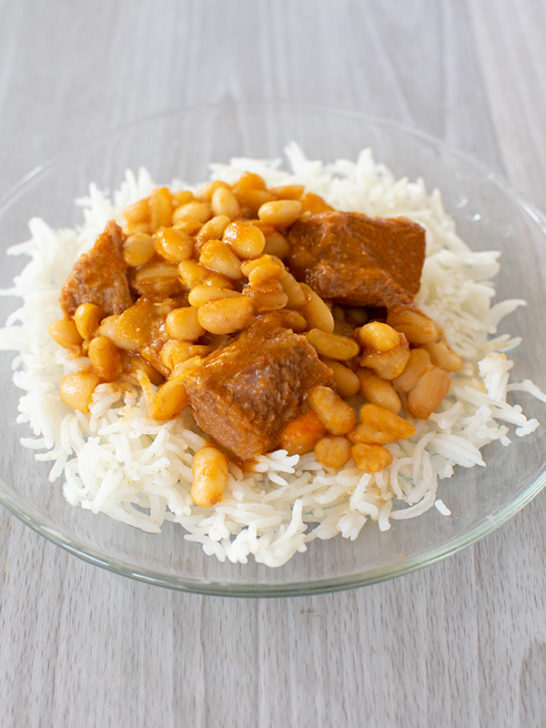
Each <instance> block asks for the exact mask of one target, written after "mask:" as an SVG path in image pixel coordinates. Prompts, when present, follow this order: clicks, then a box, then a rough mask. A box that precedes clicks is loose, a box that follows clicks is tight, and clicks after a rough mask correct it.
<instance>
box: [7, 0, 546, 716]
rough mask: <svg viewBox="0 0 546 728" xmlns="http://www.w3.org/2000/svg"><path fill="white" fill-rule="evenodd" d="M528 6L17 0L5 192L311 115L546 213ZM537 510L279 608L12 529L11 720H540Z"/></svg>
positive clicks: (538, 38)
mask: <svg viewBox="0 0 546 728" xmlns="http://www.w3.org/2000/svg"><path fill="white" fill-rule="evenodd" d="M545 15H546V7H545V5H544V3H542V2H539V1H538V0H537V1H536V2H535V1H534V0H528V1H523V2H519V3H512V4H511V5H510V9H509V10H508V7H507V5H506V4H505V3H492V2H487V1H486V0H472V2H470V0H466V1H464V2H463V1H461V2H458V3H451V2H448V1H447V0H446V1H445V2H432V3H431V2H425V0H408V1H406V2H403V1H402V0H393V1H392V2H390V3H380V2H372V1H369V2H356V1H354V2H352V1H345V0H343V1H340V2H337V3H332V2H327V1H326V0H317V1H316V2H315V1H311V0H301V1H300V2H299V3H291V2H288V1H287V0H277V1H276V2H274V3H273V2H268V1H267V0H258V1H257V2H254V3H250V2H244V0H239V1H238V0H224V1H223V2H222V1H220V0H218V1H217V0H205V1H204V2H198V0H193V1H192V2H176V1H175V0H173V1H172V2H169V1H166V0H165V1H161V2H151V1H150V0H144V1H143V2H140V3H135V2H130V1H129V0H117V2H115V3H111V2H107V1H106V0H96V1H95V2H93V3H85V4H84V3H70V2H67V1H63V0H52V2H49V3H43V2H39V0H22V2H18V3H13V2H8V1H7V0H0V19H1V22H0V105H1V108H2V115H1V117H0V128H1V131H2V136H1V139H2V144H1V145H0V169H1V170H2V174H1V175H0V195H2V194H4V193H5V192H6V191H7V190H8V189H9V188H10V187H11V186H12V185H13V184H14V183H15V182H16V180H17V179H18V178H19V177H21V176H22V175H23V174H24V173H26V172H27V171H28V170H29V169H31V168H32V167H34V166H35V165H36V164H37V163H39V162H41V161H43V160H44V159H46V158H48V157H51V156H53V155H55V154H57V153H59V152H61V151H62V150H63V148H64V147H65V146H66V145H67V144H70V143H74V142H77V141H78V140H81V139H82V138H86V137H88V136H90V135H92V134H94V133H96V132H98V131H100V130H103V129H108V128H111V127H114V126H116V125H118V124H120V123H122V122H124V121H127V120H130V119H133V118H136V117H140V116H144V115H146V114H149V113H153V112H156V111H161V110H164V109H168V108H173V107H175V106H181V105H189V104H197V103H202V102H217V101H221V100H226V99H233V100H247V101H253V100H274V99H281V100H286V101H302V102H309V103H322V104H327V105H333V106H342V107H347V108H354V109H359V110H363V111H366V112H368V113H371V114H374V115H378V116H386V117H389V118H393V119H398V120H400V121H402V122H405V123H407V124H409V125H412V126H415V127H417V128H420V129H422V130H424V131H427V132H429V133H432V134H434V135H437V136H440V137H442V138H444V139H446V140H447V141H448V142H450V143H452V144H454V145H456V146H458V147H460V148H461V149H463V150H465V151H467V152H469V153H471V154H474V155H475V156H477V157H478V158H479V159H481V160H482V161H484V162H485V163H487V164H488V165H490V166H491V167H492V168H493V169H494V170H495V171H497V172H500V173H501V174H504V175H505V176H506V177H507V178H508V179H509V181H510V182H511V183H512V184H513V185H514V186H515V187H516V188H518V189H519V190H520V191H521V192H522V193H523V194H524V195H525V196H526V197H528V198H529V199H530V201H531V202H534V203H535V204H537V205H538V206H541V207H544V206H545V202H546V200H545V197H544V170H545V167H546V164H545V162H546V157H545V155H546V151H545V146H544V129H545V127H546V97H545V94H544V80H543V79H544V71H545V66H546V50H545V47H544V43H543V33H544V26H545V22H544V21H545V19H546V18H545ZM544 503H545V499H544V496H543V495H542V496H541V497H539V498H537V499H536V500H535V501H534V502H533V503H531V504H530V505H529V506H528V507H527V508H525V510H524V511H523V512H522V513H520V514H518V515H517V516H516V517H515V518H514V519H512V520H511V521H510V522H509V523H508V524H506V525H505V526H504V527H503V528H501V529H500V530H499V531H497V532H495V533H493V534H491V535H490V536H488V537H487V538H485V539H484V540H483V541H481V542H479V543H478V544H476V545H475V546H473V547H470V548H467V549H466V550H465V551H463V552H461V553H459V554H457V555H455V556H453V557H451V558H449V559H448V560H445V561H443V562H441V563H439V564H437V565H435V566H434V567H431V568H428V569H426V570H423V571H420V572H417V573H415V574H413V575H409V576H406V577H403V578H401V579H398V580H395V581H391V582H388V583H384V584H378V585H375V586H372V587H368V588H366V589H360V590H356V591H350V592H346V593H340V594H333V595H326V596H321V597H309V598H298V599H279V600H269V601H254V600H239V599H233V600H230V599H221V598H205V597H199V596H192V595H184V594H179V593H174V592H169V591H166V590H160V589H156V588H153V587H150V586H146V585H144V584H139V583H136V582H132V581H130V580H128V579H123V578H121V577H118V576H115V575H112V574H110V573H107V572H104V571H101V570H99V569H97V568H94V567H91V566H89V565H87V564H85V563H83V562H81V561H79V560H77V559H76V558H74V557H72V556H70V555H68V554H67V553H65V552H64V551H62V550H60V549H58V548H56V547H54V546H52V545H51V544H49V543H47V542H45V541H44V540H43V539H42V538H41V537H39V536H37V535H36V534H34V533H33V532H31V531H30V530H29V529H27V528H25V527H24V526H23V525H22V524H21V523H19V522H18V521H17V520H16V519H14V518H12V517H11V516H8V514H7V513H6V512H4V511H2V512H0V715H1V716H2V718H1V719H0V724H1V725H2V726H3V727H6V728H12V727H13V728H19V727H20V726H101V727H102V726H116V727H118V726H122V727H123V726H147V727H149V726H152V727H153V726H161V727H163V726H165V727H170V726H173V727H174V726H190V725H191V726H196V728H200V727H206V728H209V727H214V726H238V727H239V726H256V725H259V726H264V727H267V726H272V727H273V726H296V725H300V726H333V725H336V726H338V725H342V726H386V727H390V726H396V727H399V726H400V727H406V726H407V727H408V728H410V727H413V726H431V727H435V726H442V728H445V727H447V726H465V727H466V726H469V727H471V728H474V727H476V728H477V727H478V726H479V727H489V726H510V727H511V728H512V727H514V726H521V727H522V728H524V727H525V728H528V727H531V728H532V727H535V726H537V727H538V726H541V725H544V724H545V722H546V716H545V710H546V708H545V701H544V677H545V674H546V642H545V627H546V625H545V619H544V552H545V546H546V544H545V537H544Z"/></svg>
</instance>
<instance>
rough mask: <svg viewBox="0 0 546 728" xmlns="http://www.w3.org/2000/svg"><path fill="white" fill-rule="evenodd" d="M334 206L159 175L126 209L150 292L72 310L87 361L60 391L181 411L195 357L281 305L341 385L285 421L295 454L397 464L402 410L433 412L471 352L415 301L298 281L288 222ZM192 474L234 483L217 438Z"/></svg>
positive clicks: (208, 492)
mask: <svg viewBox="0 0 546 728" xmlns="http://www.w3.org/2000/svg"><path fill="white" fill-rule="evenodd" d="M330 209H332V208H331V207H330V206H329V205H328V204H327V203H326V202H325V201H324V200H323V199H322V198H320V197H318V196H317V195H315V194H313V193H309V192H306V191H305V190H304V188H303V186H301V185H288V186H285V187H277V188H267V186H266V184H265V181H264V180H263V179H262V178H261V177H260V176H258V175H256V174H251V173H245V174H243V176H242V177H241V178H240V179H239V180H238V181H237V182H236V183H234V184H233V185H228V184H227V183H225V182H221V181H214V182H210V183H208V184H207V185H205V186H204V187H203V188H202V189H201V190H200V191H199V192H197V193H193V192H191V191H189V190H182V191H171V190H169V189H168V188H167V187H160V188H157V189H155V190H154V191H153V192H152V193H151V195H150V196H149V197H148V198H145V199H142V200H139V201H138V202H136V203H134V204H132V205H130V206H129V207H127V208H126V210H125V211H124V218H125V225H124V230H123V233H124V239H123V257H124V260H125V262H126V264H127V266H128V268H129V271H130V281H131V285H132V287H133V289H134V290H135V291H136V292H137V293H138V294H139V295H140V296H142V298H139V299H138V300H137V302H136V303H135V304H134V305H133V306H131V307H130V308H128V309H127V310H126V311H125V312H123V313H122V314H119V315H116V316H107V317H104V316H103V314H102V312H101V310H100V308H99V307H98V306H96V305H94V304H92V303H84V304H81V305H80V306H78V308H77V309H76V311H75V313H74V316H73V317H71V318H65V319H61V320H59V321H55V322H53V323H52V324H51V326H50V329H49V330H50V333H51V335H52V337H53V338H54V339H55V340H56V341H57V342H58V343H59V344H61V345H62V346H64V347H65V348H66V349H68V350H70V351H72V352H74V353H75V354H84V355H86V356H87V357H88V359H89V362H90V366H89V368H87V369H84V370H82V371H79V372H76V373H74V374H69V375H67V376H66V377H64V378H63V380H62V381H61V383H60V396H61V399H62V400H63V402H65V403H66V404H68V405H69V406H71V407H74V408H75V409H78V410H81V411H82V412H88V411H89V405H90V402H91V398H92V395H93V392H94V389H95V387H96V386H97V385H98V384H99V383H102V382H118V381H119V382H122V383H123V382H124V381H129V382H131V383H133V384H134V383H135V382H138V383H139V384H140V385H141V386H142V387H143V389H144V391H145V392H146V394H147V397H148V401H149V406H150V414H151V416H152V417H154V418H155V419H158V420H167V419H170V418H173V417H176V416H177V415H178V414H179V413H180V412H181V411H182V410H183V409H184V408H185V407H186V405H187V398H186V393H185V388H184V371H185V369H186V367H187V366H188V363H189V364H191V363H192V362H195V360H196V358H200V357H204V356H206V355H207V354H209V353H210V352H211V351H213V350H214V348H217V347H218V346H221V345H223V343H225V341H226V336H227V335H231V334H236V333H237V332H240V331H242V330H243V329H245V328H247V327H248V326H250V325H251V324H252V323H253V322H254V321H255V320H256V317H257V316H259V315H260V314H264V313H268V312H272V311H277V312H280V315H281V316H282V321H283V322H284V324H285V325H286V326H287V327H289V328H291V329H292V330H294V331H295V332H297V333H301V334H303V335H305V336H306V337H307V340H308V341H309V343H310V344H311V345H312V346H313V347H314V348H315V350H316V352H317V354H318V356H319V357H320V358H321V359H322V360H323V361H324V362H325V363H326V364H327V365H328V366H329V367H330V368H331V369H332V372H333V379H332V386H331V387H330V386H319V387H315V388H313V389H312V390H311V391H310V392H309V393H308V396H307V404H308V409H307V411H306V412H304V413H303V414H301V415H300V416H298V417H297V418H296V419H294V420H293V421H292V422H290V423H289V424H288V425H287V426H286V427H285V428H284V430H283V432H282V433H281V438H280V444H281V446H282V447H284V448H286V450H287V451H288V452H289V453H291V454H293V453H299V454H303V453H306V452H309V451H311V450H314V452H315V456H316V458H317V460H318V461H319V462H320V463H322V464H323V465H324V466H326V467H329V468H341V467H343V466H344V465H346V464H347V463H348V462H349V460H350V458H351V457H352V458H353V460H354V463H355V465H356V466H357V467H358V468H360V469H362V470H363V471H366V472H377V471H379V470H382V469H383V468H385V467H387V466H388V465H389V464H390V463H391V461H392V456H391V454H390V452H389V451H388V450H387V449H386V448H385V445H388V444H389V443H392V442H394V441H395V440H399V439H404V438H408V437H411V436H412V435H413V434H414V432H415V428H414V426H413V424H412V423H411V422H409V421H408V420H406V419H404V418H403V417H401V416H400V414H399V413H400V412H401V411H402V410H405V411H406V412H407V413H408V414H410V415H412V416H413V417H417V418H427V417H429V415H430V414H431V413H432V412H433V411H434V410H435V409H436V408H437V407H438V405H439V404H440V402H441V401H442V399H443V398H444V397H445V395H446V393H447V391H448V389H449V383H450V380H449V377H448V372H453V371H456V370H457V369H458V368H459V367H460V366H461V364H462V361H461V359H460V357H459V356H458V355H457V354H455V353H454V352H453V351H452V350H451V349H450V348H449V346H448V345H447V343H446V341H445V339H444V336H443V334H442V331H441V330H440V328H439V327H438V326H437V325H436V324H435V323H434V321H432V320H431V319H430V318H428V317H427V316H425V314H423V313H422V312H420V311H419V310H417V309H416V308H415V307H413V306H404V307H398V308H394V309H391V310H390V311H389V312H388V314H387V315H386V318H385V317H384V318H383V319H381V320H368V312H367V311H366V309H365V308H359V307H349V306H339V305H331V304H330V303H328V302H326V301H324V300H322V299H321V298H320V297H319V296H318V295H317V294H316V293H315V291H313V290H312V289H311V288H309V286H307V285H306V284H305V283H299V282H298V281H296V279H295V278H294V277H293V276H292V274H291V273H290V272H289V270H287V268H286V266H285V264H284V260H285V259H286V258H287V256H288V254H289V252H290V248H289V243H288V240H287V237H286V233H287V230H288V228H289V227H290V225H292V224H293V223H294V222H296V220H298V219H300V218H302V217H303V218H304V217H306V216H309V215H311V214H313V213H316V212H322V211H325V210H330ZM173 301H175V302H176V305H174V306H173ZM143 322H144V324H145V325H144V329H146V326H147V330H148V338H147V339H142V330H143ZM139 336H140V337H141V338H140V339H139ZM141 339H142V340H141ZM151 384H155V385H157V386H158V389H157V390H155V389H154V388H153V387H151V386H150V385H151ZM355 395H360V396H361V397H362V398H363V399H364V404H362V405H361V406H360V409H359V411H358V416H357V415H356V414H355V407H354V406H353V405H354V404H355V401H356V402H359V401H360V402H362V400H353V399H351V403H349V402H347V399H348V398H353V397H354V396H355ZM193 474H194V477H193V487H192V491H191V494H192V498H193V499H194V501H195V503H197V504H198V505H202V506H210V505H212V504H213V503H215V502H217V501H218V500H219V499H220V498H221V495H222V492H223V488H224V486H225V483H226V481H227V459H226V457H225V455H224V454H223V453H222V452H221V451H220V450H219V449H218V448H217V447H216V446H215V445H214V444H213V443H210V444H207V445H206V446H205V447H204V448H203V449H201V450H200V451H198V452H197V453H196V455H195V460H194V468H193Z"/></svg>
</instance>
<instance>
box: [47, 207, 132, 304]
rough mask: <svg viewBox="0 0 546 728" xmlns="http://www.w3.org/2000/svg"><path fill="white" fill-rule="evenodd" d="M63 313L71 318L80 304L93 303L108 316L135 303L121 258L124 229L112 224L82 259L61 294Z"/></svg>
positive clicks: (110, 223)
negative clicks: (122, 231) (122, 230)
mask: <svg viewBox="0 0 546 728" xmlns="http://www.w3.org/2000/svg"><path fill="white" fill-rule="evenodd" d="M60 302H61V306H62V309H63V311H64V312H65V314H67V315H72V314H73V313H74V311H75V310H76V309H77V308H78V306H79V305H80V304H81V303H94V304H96V305H97V306H100V308H101V310H102V313H103V314H104V315H105V316H109V315H111V314H114V313H121V312H122V311H124V310H125V309H126V308H127V307H128V306H130V305H131V304H132V302H133V300H132V297H131V292H130V290H129V282H128V280H127V266H126V264H125V261H124V260H123V255H122V233H121V228H120V227H119V225H117V224H116V223H115V222H114V221H113V220H111V221H110V222H109V223H108V224H107V225H106V228H105V230H104V232H103V233H102V234H101V235H99V237H98V238H97V241H96V243H95V245H94V246H93V247H92V248H91V250H90V251H89V253H87V254H85V255H81V256H80V257H79V258H78V260H77V261H76V264H75V265H74V267H73V268H72V272H71V273H70V275H69V276H68V278H67V279H66V281H65V284H64V286H63V289H62V291H61V297H60Z"/></svg>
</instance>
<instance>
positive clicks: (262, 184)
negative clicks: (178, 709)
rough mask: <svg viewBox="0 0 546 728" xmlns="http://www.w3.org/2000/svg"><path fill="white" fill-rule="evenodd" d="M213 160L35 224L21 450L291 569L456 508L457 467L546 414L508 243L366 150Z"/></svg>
mask: <svg viewBox="0 0 546 728" xmlns="http://www.w3.org/2000/svg"><path fill="white" fill-rule="evenodd" d="M287 156H288V159H289V161H290V163H291V167H292V172H290V173H289V172H286V171H283V170H282V169H281V168H280V166H279V162H278V161H264V160H253V159H236V160H232V162H231V164H229V165H221V164H214V165H212V176H213V181H212V182H208V183H206V184H205V185H204V186H201V187H194V186H190V185H187V184H183V183H181V182H178V181H174V182H173V183H172V184H171V185H170V186H169V187H156V186H154V184H153V182H152V180H151V178H150V176H149V174H148V173H147V172H146V171H145V170H140V172H139V173H138V175H136V176H135V175H134V174H132V173H130V172H128V173H127V176H126V180H125V182H124V183H123V185H122V186H121V188H120V190H119V191H118V192H117V193H116V194H115V195H114V198H113V200H110V199H108V198H107V197H106V196H105V194H104V193H103V192H101V191H100V190H98V189H97V188H96V187H95V186H91V190H90V194H89V197H88V198H86V199H85V200H82V201H80V203H81V204H82V205H83V207H84V218H85V222H84V224H83V225H82V226H81V227H80V228H78V229H76V230H52V229H50V228H49V227H48V226H47V225H46V223H45V222H43V221H42V220H37V219H34V220H31V222H30V229H31V233H32V239H31V240H30V241H29V242H26V243H23V244H21V245H18V246H15V247H14V248H12V249H11V251H10V252H12V253H14V254H15V253H24V254H27V255H30V256H31V262H30V263H29V264H28V265H27V266H26V268H25V269H24V270H23V271H22V273H21V274H20V275H19V276H18V278H17V279H16V280H15V288H16V292H17V293H18V295H20V296H21V297H22V298H23V305H22V307H21V308H20V309H19V310H18V311H16V312H15V313H14V314H12V315H11V317H10V319H9V321H8V322H7V323H8V325H7V326H6V327H5V328H4V329H3V330H2V332H1V335H0V345H1V346H2V348H4V349H6V348H12V349H16V350H18V351H19V355H18V358H17V360H16V366H15V370H14V381H15V384H16V385H17V386H19V387H21V388H22V389H23V390H25V394H24V395H23V396H22V397H21V399H20V403H19V411H20V415H19V418H18V420H19V422H28V423H29V424H30V427H31V429H32V432H33V435H34V436H33V437H32V438H24V439H23V440H22V442H23V444H24V445H25V446H27V447H31V448H34V449H35V450H38V451H40V452H38V453H37V458H39V459H42V460H49V461H52V462H53V467H52V470H51V474H50V479H51V480H56V479H57V478H59V477H61V476H64V494H65V497H66V498H67V500H68V501H69V502H70V503H71V504H73V505H81V506H83V507H84V508H87V509H89V510H91V511H92V512H94V513H99V512H103V513H106V514H107V515H109V516H111V517H112V518H115V519H117V520H120V521H123V522H125V523H128V524H130V525H133V526H136V527H139V528H142V529H144V530H146V531H149V532H158V531H159V530H160V528H161V526H162V524H163V523H164V521H166V520H167V521H174V522H176V523H179V524H180V525H182V526H183V527H184V528H185V529H186V531H187V533H186V534H185V537H186V538H187V539H190V540H193V541H197V542H200V543H201V544H202V546H203V549H204V550H205V552H206V553H207V554H211V555H212V554H213V555H215V556H217V557H218V558H219V559H221V560H224V559H226V558H228V559H229V560H231V561H233V562H243V563H245V562H246V560H247V558H248V556H249V554H252V555H253V556H254V558H255V559H256V561H258V562H262V563H264V564H266V565H268V566H279V565H282V564H284V563H285V562H286V561H288V560H289V559H290V558H291V557H292V556H293V555H294V554H295V553H296V552H297V551H305V550H306V548H307V543H308V542H309V541H311V540H313V539H315V538H320V539H329V538H332V537H334V536H336V535H337V534H341V535H342V536H344V537H346V538H351V539H355V538H356V537H357V536H358V534H359V532H360V530H361V529H362V527H363V526H364V524H365V523H366V521H367V520H372V521H376V522H377V524H378V526H379V528H380V529H381V530H386V529H388V528H390V526H391V520H396V519H406V518H412V517H415V516H418V515H420V514H421V513H423V512H425V511H426V510H428V509H429V508H431V507H432V506H433V505H436V507H437V508H438V510H439V511H440V513H442V514H443V515H449V509H448V507H447V506H446V505H445V504H444V503H443V502H442V501H440V500H438V499H437V498H436V490H437V485H438V480H439V479H442V478H448V477H450V476H451V475H452V474H453V472H454V468H455V466H460V467H472V466H476V465H477V466H484V465H485V463H484V461H483V459H482V456H481V453H480V449H481V448H482V447H483V446H484V445H486V444H488V443H490V442H493V441H495V440H499V441H500V442H501V443H502V444H504V445H507V444H508V443H509V442H510V440H509V425H512V426H515V434H516V435H518V436H523V435H526V434H528V433H530V432H533V431H534V430H535V429H536V427H537V426H538V422H537V421H536V420H534V419H531V420H528V419H527V418H526V417H525V415H524V413H523V411H522V410H521V407H519V406H518V405H512V404H508V403H507V402H506V396H507V392H508V391H514V390H522V391H527V392H530V393H532V394H534V395H536V396H538V397H540V398H544V395H543V394H542V393H541V392H540V391H539V390H538V388H537V387H536V386H535V385H534V384H532V383H531V382H530V381H528V380H526V381H525V382H523V383H521V384H509V383H508V380H509V371H510V369H511V368H512V362H511V361H510V360H509V359H508V358H507V357H506V353H505V352H506V351H508V350H510V349H511V348H513V347H514V346H516V345H517V343H518V339H517V338H511V337H510V336H508V335H502V336H495V337H493V338H491V336H492V335H493V334H495V333H496V327H497V324H498V322H499V321H500V319H501V318H502V317H503V316H505V315H506V314H508V313H510V312H511V311H513V310H514V309H515V308H516V307H517V306H519V305H522V304H523V301H520V300H511V301H504V302H500V303H497V304H495V305H493V306H492V305H491V299H492V297H493V296H494V288H493V284H492V279H493V278H494V276H495V274H496V273H497V271H498V261H497V258H498V253H496V252H495V251H489V252H479V253H478V252H473V251H471V250H470V249H469V248H468V247H467V245H466V244H465V243H464V242H463V241H462V240H461V239H460V238H459V237H458V236H457V234H456V231H455V226H454V222H453V220H452V219H451V218H450V217H449V216H448V215H447V214H446V212H445V211H444V210H443V207H442V203H441V197H440V194H439V192H437V191H435V192H433V193H432V194H430V195H429V194H427V192H426V189H425V186H424V183H423V182H422V181H421V180H419V181H417V182H408V181H407V180H406V179H402V180H395V179H394V178H393V176H392V174H391V173H390V172H389V170H387V169H386V168H385V167H384V166H383V165H380V164H376V163H375V162H374V161H373V158H372V156H371V153H370V151H369V150H365V151H363V152H362V153H361V154H360V156H359V158H358V160H357V161H356V162H354V163H353V162H349V161H347V160H338V161H337V162H334V163H333V164H328V165H327V164H323V163H322V162H317V161H310V160H308V159H306V158H305V156H304V155H303V153H302V151H301V150H300V148H299V147H298V146H297V145H295V144H292V145H290V146H289V147H288V149H287Z"/></svg>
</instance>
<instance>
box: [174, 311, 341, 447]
mask: <svg viewBox="0 0 546 728" xmlns="http://www.w3.org/2000/svg"><path fill="white" fill-rule="evenodd" d="M278 321H279V319H278V318H277V317H275V316H274V315H273V316H265V317H262V318H261V319H258V320H257V321H256V323H254V324H253V325H252V326H251V327H250V328H249V329H247V330H246V331H243V333H241V334H240V335H239V336H238V337H237V338H236V339H235V340H234V341H233V342H232V343H231V344H229V345H228V346H225V347H223V348H222V349H218V350H216V351H215V352H213V353H212V354H209V356H207V357H206V358H205V359H203V360H202V361H201V362H200V363H199V364H197V365H196V367H195V368H194V369H193V370H191V371H190V372H189V373H188V374H187V376H186V378H185V384H186V390H187V394H188V401H189V404H190V407H191V409H192V412H193V416H194V418H195V421H196V422H197V424H198V425H199V426H200V427H201V428H202V429H203V430H204V431H205V432H207V433H208V434H209V435H211V436H212V437H214V438H215V440H217V442H218V443H220V445H222V446H223V447H225V448H226V449H227V450H230V451H231V452H232V453H233V454H234V455H236V456H237V457H238V458H240V459H242V460H248V459H250V458H252V457H254V456H256V455H259V454H261V453H264V452H268V451H269V450H271V449H273V448H274V447H275V446H276V445H277V444H278V440H279V434H280V431H281V429H282V428H283V426H284V425H285V424H286V423H287V422H289V421H290V420H292V419H293V418H294V417H296V415H298V414H299V413H300V412H301V410H302V406H303V401H304V397H305V394H306V392H307V391H308V390H309V389H311V387H314V386H315V385H317V384H324V383H325V382H327V381H328V380H329V378H330V377H331V375H332V372H331V370H330V369H329V368H328V367H327V366H326V365H325V364H323V363H322V362H321V361H320V360H319V358H318V357H317V355H316V353H315V350H314V349H313V348H312V347H311V346H310V344H309V343H308V342H307V340H306V338H305V337H304V336H299V335H297V334H294V333H293V332H292V331H290V330H289V329H286V328H283V327H282V326H280V325H279V323H278Z"/></svg>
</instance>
